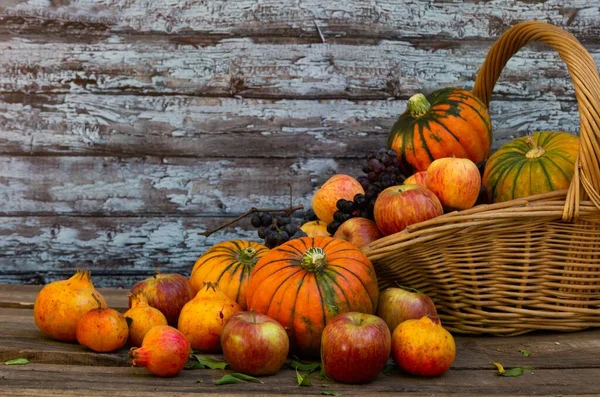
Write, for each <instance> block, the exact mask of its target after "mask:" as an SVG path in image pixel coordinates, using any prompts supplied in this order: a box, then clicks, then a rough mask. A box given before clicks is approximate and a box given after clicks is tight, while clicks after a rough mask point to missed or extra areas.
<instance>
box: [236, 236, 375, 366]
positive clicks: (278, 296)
mask: <svg viewBox="0 0 600 397" xmlns="http://www.w3.org/2000/svg"><path fill="white" fill-rule="evenodd" d="M246 293H247V295H246V299H247V301H248V308H249V309H251V310H254V311H256V312H258V313H263V314H266V315H267V316H270V317H271V318H273V319H275V320H277V321H279V323H281V325H283V326H284V328H285V329H286V330H287V331H288V335H289V337H290V345H291V347H292V349H295V350H296V351H297V352H298V353H299V354H302V355H307V356H312V357H316V356H318V355H319V352H320V348H321V334H322V332H323V329H324V328H325V325H326V324H327V322H328V321H329V320H330V319H331V318H333V317H334V316H335V315H337V314H339V313H344V312H349V311H356V312H362V313H367V314H373V313H374V311H375V310H376V308H377V299H378V297H379V288H378V285H377V277H376V275H375V270H374V268H373V265H372V264H371V262H370V261H369V259H368V258H367V257H366V256H365V255H364V254H363V253H362V252H361V251H360V249H358V248H357V247H355V246H354V245H353V244H351V243H349V242H347V241H345V240H341V239H337V238H333V237H301V238H298V239H293V240H289V241H288V242H286V243H284V244H282V245H280V246H278V247H276V248H274V249H272V250H271V251H269V252H268V253H267V254H266V255H264V256H263V257H262V258H261V259H260V261H258V263H257V264H256V266H255V267H254V270H252V274H251V275H250V282H249V283H248V289H247V290H246Z"/></svg>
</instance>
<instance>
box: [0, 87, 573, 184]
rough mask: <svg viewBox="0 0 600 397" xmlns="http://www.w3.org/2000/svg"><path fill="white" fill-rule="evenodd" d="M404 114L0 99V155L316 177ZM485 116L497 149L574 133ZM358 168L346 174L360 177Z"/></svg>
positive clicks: (380, 141) (542, 108) (566, 120)
mask: <svg viewBox="0 0 600 397" xmlns="http://www.w3.org/2000/svg"><path fill="white" fill-rule="evenodd" d="M405 108H406V101H404V100H393V101H385V100H373V101H370V100H369V101H349V100H267V99H236V98H198V97H189V96H158V97H154V96H136V95H118V96H115V95H99V94H66V95H48V96H47V95H22V94H14V93H13V94H0V153H4V154H5V155H32V154H34V155H51V156H56V155H67V156H74V155H94V156H119V157H130V156H159V157H164V156H178V157H179V156H186V157H199V158H206V157H211V158H212V157H216V158H226V159H229V160H230V161H234V162H235V161H236V160H235V159H236V158H246V157H249V158H265V159H266V158H272V159H277V158H282V157H283V158H293V159H296V162H297V163H303V162H304V163H311V162H313V161H316V163H321V164H320V165H315V167H317V168H322V167H323V166H326V165H325V164H326V163H327V161H325V160H327V159H329V158H346V159H350V158H354V159H363V158H364V155H365V153H366V151H368V150H377V149H379V148H381V147H383V146H385V144H386V142H387V135H388V134H389V131H390V130H391V127H392V125H393V124H394V122H395V120H396V118H397V117H398V115H399V114H400V113H402V112H403V111H404V109H405ZM490 113H491V117H492V122H493V128H494V132H493V135H494V141H493V148H494V149H497V148H498V147H499V146H500V145H502V144H503V143H505V142H507V141H509V140H511V139H514V138H515V137H518V136H523V135H526V134H529V133H531V132H533V131H535V130H547V129H548V130H565V131H569V132H576V131H578V129H579V117H578V114H577V106H576V103H575V102H570V101H569V102H567V101H552V102H544V101H529V100H505V101H503V100H494V101H492V103H491V109H490ZM314 158H320V159H319V160H313V159H314ZM98 160H99V161H98V166H100V164H102V161H103V160H102V159H98ZM4 161H5V162H6V161H8V160H7V159H5V160H4ZM40 161H43V160H40ZM149 161H153V160H149ZM361 168H362V163H359V162H356V163H354V164H353V165H352V167H351V168H347V169H348V170H350V171H352V172H353V175H357V176H358V175H360V169H361ZM263 172H264V170H263ZM12 174H13V175H14V173H12ZM19 176H20V175H19ZM25 177H26V176H25Z"/></svg>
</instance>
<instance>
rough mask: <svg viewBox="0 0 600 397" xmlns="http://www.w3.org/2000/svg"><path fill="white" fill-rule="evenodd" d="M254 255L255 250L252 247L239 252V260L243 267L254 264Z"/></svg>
mask: <svg viewBox="0 0 600 397" xmlns="http://www.w3.org/2000/svg"><path fill="white" fill-rule="evenodd" d="M255 255H256V249H255V248H254V247H246V248H244V249H243V250H242V251H240V255H239V260H240V262H242V263H243V264H244V265H251V264H254V263H255V262H256V259H255V258H254V256H255Z"/></svg>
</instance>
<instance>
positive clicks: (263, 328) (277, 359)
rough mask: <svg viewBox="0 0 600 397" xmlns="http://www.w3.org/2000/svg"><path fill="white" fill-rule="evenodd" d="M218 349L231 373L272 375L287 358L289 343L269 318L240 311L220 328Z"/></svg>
mask: <svg viewBox="0 0 600 397" xmlns="http://www.w3.org/2000/svg"><path fill="white" fill-rule="evenodd" d="M221 346H222V348H223V355H224V356H225V358H226V359H227V362H228V363H229V366H230V367H231V369H233V370H234V371H237V372H241V373H244V374H247V375H252V376H261V375H273V374H275V373H276V372H277V371H279V370H280V369H281V367H282V366H283V364H284V362H285V360H286V358H287V355H288V352H289V350H290V340H289V337H288V334H287V332H285V329H284V328H283V326H282V325H281V324H279V323H278V322H277V321H275V320H274V319H272V318H271V317H269V316H267V315H265V314H260V313H255V312H254V311H244V312H239V313H236V314H234V315H233V316H231V317H230V318H229V320H227V322H226V323H225V325H224V326H223V331H222V332H221Z"/></svg>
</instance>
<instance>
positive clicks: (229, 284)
mask: <svg viewBox="0 0 600 397" xmlns="http://www.w3.org/2000/svg"><path fill="white" fill-rule="evenodd" d="M268 251H269V248H267V247H265V246H264V245H262V244H259V243H256V242H253V241H246V240H230V241H223V242H221V243H217V244H215V245H213V246H212V247H210V248H209V249H208V250H207V251H206V252H205V253H204V254H203V255H202V256H201V257H200V258H198V260H197V261H196V263H195V264H194V267H193V269H192V273H191V275H190V284H191V285H192V287H193V288H194V290H195V291H199V290H200V289H201V288H202V286H203V284H204V283H205V282H211V283H214V284H217V285H218V286H219V288H220V289H221V290H222V291H223V292H224V293H225V295H227V296H228V297H229V298H231V299H233V300H235V301H236V302H237V303H238V304H239V305H240V306H241V307H242V309H244V310H245V309H246V287H247V285H248V280H249V279H250V273H251V272H252V269H253V268H254V266H255V265H256V263H257V262H258V260H259V259H260V258H262V257H263V255H265V254H266V253H267V252H268Z"/></svg>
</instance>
